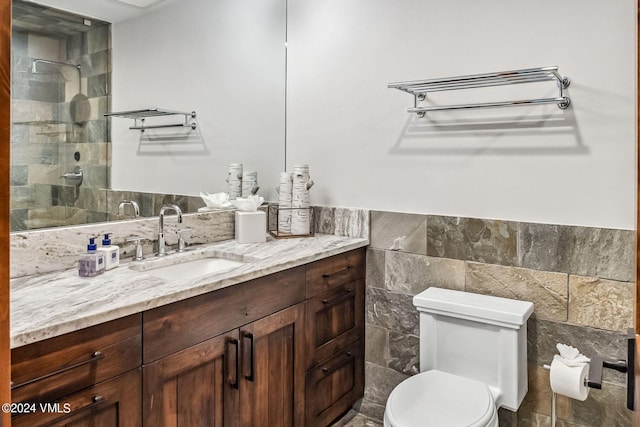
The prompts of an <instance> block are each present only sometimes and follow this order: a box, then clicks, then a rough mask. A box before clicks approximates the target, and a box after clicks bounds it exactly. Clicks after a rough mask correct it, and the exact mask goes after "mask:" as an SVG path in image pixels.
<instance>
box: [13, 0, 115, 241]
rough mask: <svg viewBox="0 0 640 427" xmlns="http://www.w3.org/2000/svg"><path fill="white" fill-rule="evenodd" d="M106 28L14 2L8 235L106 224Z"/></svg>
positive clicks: (108, 77) (103, 24) (108, 36)
mask: <svg viewBox="0 0 640 427" xmlns="http://www.w3.org/2000/svg"><path fill="white" fill-rule="evenodd" d="M110 50H111V26H110V24H109V23H107V22H103V21H98V20H93V19H91V20H89V19H86V18H84V17H81V16H78V15H74V14H72V13H67V12H62V11H60V10H56V9H52V8H48V7H45V6H42V5H38V4H35V3H30V2H25V1H21V0H13V20H12V43H11V53H12V76H11V98H12V99H11V109H12V111H11V117H12V128H11V199H10V203H11V229H12V231H18V230H28V229H35V228H43V227H54V226H61V225H73V224H84V223H87V222H99V221H105V220H107V218H108V213H107V209H106V193H107V191H106V190H107V189H108V188H109V171H110V167H109V165H110V142H109V141H110V135H109V126H108V121H107V119H106V118H105V117H104V116H103V115H104V113H106V112H108V111H109V108H108V107H109V103H110V95H109V92H110V91H109V86H110V80H111V66H110V58H111V55H110Z"/></svg>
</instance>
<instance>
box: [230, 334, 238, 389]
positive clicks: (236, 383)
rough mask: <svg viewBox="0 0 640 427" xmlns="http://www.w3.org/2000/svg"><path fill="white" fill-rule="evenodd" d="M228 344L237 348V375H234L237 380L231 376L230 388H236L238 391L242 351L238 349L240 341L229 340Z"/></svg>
mask: <svg viewBox="0 0 640 427" xmlns="http://www.w3.org/2000/svg"><path fill="white" fill-rule="evenodd" d="M228 343H229V345H232V346H234V347H235V348H236V370H235V373H234V376H235V378H234V379H231V375H229V386H231V388H236V389H237V388H238V368H239V365H240V362H239V353H240V351H239V349H238V344H239V343H238V340H237V339H235V338H229V341H228Z"/></svg>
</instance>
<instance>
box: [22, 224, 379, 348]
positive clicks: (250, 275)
mask: <svg viewBox="0 0 640 427" xmlns="http://www.w3.org/2000/svg"><path fill="white" fill-rule="evenodd" d="M368 243H369V241H368V240H367V239H363V238H352V237H342V236H335V235H329V234H317V235H316V236H314V237H309V238H292V239H281V240H277V239H273V238H270V237H269V238H268V240H267V242H266V243H253V244H239V243H237V242H235V241H234V240H226V241H223V242H216V243H211V244H206V245H198V246H197V247H195V246H194V247H190V248H189V251H190V252H191V253H193V252H194V251H195V252H197V251H205V252H207V253H210V254H213V255H218V256H221V257H223V258H228V259H231V260H236V261H242V263H240V264H239V265H234V266H232V267H230V268H229V269H227V270H225V271H221V272H218V273H213V274H208V275H204V276H201V277H198V278H197V279H194V280H188V279H181V280H164V279H162V278H161V277H159V275H157V276H156V275H154V274H153V270H147V271H135V270H133V269H132V268H129V267H130V266H133V265H134V264H136V262H134V261H130V262H126V263H121V264H120V266H119V267H117V268H114V269H112V270H109V271H106V272H105V273H104V274H102V275H100V276H96V277H80V276H78V271H77V268H72V269H68V270H63V271H58V272H52V273H47V274H41V275H35V276H27V277H20V278H16V279H13V280H11V348H15V347H20V346H22V345H26V344H29V343H33V342H36V341H41V340H44V339H47V338H51V337H55V336H58V335H62V334H65V333H68V332H73V331H76V330H79V329H82V328H86V327H89V326H93V325H97V324H99V323H103V322H107V321H109V320H114V319H118V318H120V317H124V316H128V315H131V314H135V313H140V312H142V311H145V310H149V309H152V308H155V307H159V306H161V305H165V304H169V303H172V302H176V301H180V300H182V299H186V298H190V297H193V296H196V295H201V294H204V293H207V292H211V291H214V290H216V289H221V288H225V287H227V286H231V285H235V284H238V283H241V282H245V281H247V280H251V279H255V278H257V277H261V276H265V275H267V274H271V273H275V272H278V271H282V270H286V269H288V268H292V267H296V266H299V265H302V264H306V263H309V262H312V261H315V260H318V259H322V258H326V257H329V256H332V255H336V254H339V253H342V252H346V251H349V250H352V249H356V248H360V247H363V246H366V245H368ZM180 256H189V252H187V253H185V254H170V255H167V257H165V258H164V259H167V260H168V259H169V258H171V257H180ZM147 258H148V259H147V260H145V261H151V262H153V261H154V260H152V259H151V258H152V256H148V257H147ZM164 259H163V260H164ZM176 260H177V258H176ZM145 261H141V262H143V263H144V262H145Z"/></svg>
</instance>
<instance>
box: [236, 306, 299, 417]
mask: <svg viewBox="0 0 640 427" xmlns="http://www.w3.org/2000/svg"><path fill="white" fill-rule="evenodd" d="M304 314H305V303H301V304H297V305H295V306H293V307H290V308H287V309H285V310H282V311H279V312H277V313H275V314H272V315H271V316H267V317H265V318H263V319H260V320H258V321H256V322H253V323H251V324H249V325H246V326H244V327H242V328H240V339H241V341H242V346H241V348H242V350H241V351H242V358H241V362H242V364H241V371H240V372H241V374H240V420H241V423H240V425H241V426H243V427H256V426H261V427H281V426H282V427H288V426H292V427H293V426H299V427H303V426H304V425H305V424H304V401H305V395H304V393H305V373H304V372H305V371H304V369H305V368H304V364H305V357H304V323H305V322H304V317H305V316H304Z"/></svg>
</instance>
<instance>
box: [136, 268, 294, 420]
mask: <svg viewBox="0 0 640 427" xmlns="http://www.w3.org/2000/svg"><path fill="white" fill-rule="evenodd" d="M304 272H305V269H304V267H297V268H294V269H291V270H288V271H284V272H281V273H276V274H272V275H270V276H266V277H262V278H259V279H255V280H252V281H249V282H246V283H242V284H239V285H236V286H234V287H232V288H226V289H223V290H222V291H217V292H214V293H212V294H207V295H203V296H199V297H195V298H192V299H189V300H185V301H181V302H178V303H175V304H171V305H168V306H164V307H160V308H158V309H155V310H151V311H150V312H148V315H147V314H145V317H144V321H143V331H144V342H145V359H153V358H155V357H158V356H162V357H160V358H159V359H157V360H154V361H149V363H145V365H144V366H143V382H144V386H143V387H144V392H143V396H144V399H143V402H144V403H143V419H144V425H146V426H174V425H188V426H190V427H199V426H202V427H205V426H206V427H209V426H247V427H252V426H303V425H304V390H305V388H304V380H305V376H304V374H305V357H304V356H305V348H304V342H305V341H304V334H305V328H304V323H305V305H306V303H305V287H304V285H305V281H304ZM247 322H248V323H247ZM230 327H231V328H233V329H229V328H230ZM220 329H222V330H223V331H222V332H221V331H220ZM225 329H227V331H224V330H225ZM207 331H208V332H207ZM207 334H208V335H210V336H207ZM203 338H204V339H205V340H204V341H202V342H197V341H198V340H201V339H203ZM155 341H157V342H155ZM176 343H180V345H181V346H182V347H184V348H182V349H180V350H179V351H178V352H175V353H172V354H168V355H164V353H166V352H170V351H173V350H175V347H176ZM147 344H149V346H150V347H149V348H150V350H149V351H148V352H147V351H146V347H147Z"/></svg>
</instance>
